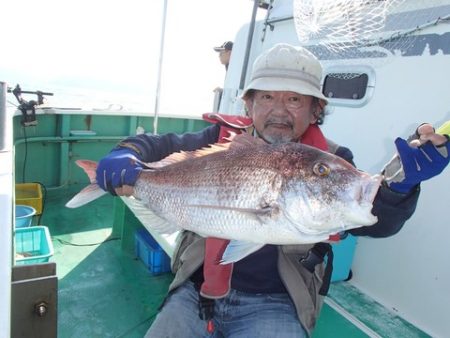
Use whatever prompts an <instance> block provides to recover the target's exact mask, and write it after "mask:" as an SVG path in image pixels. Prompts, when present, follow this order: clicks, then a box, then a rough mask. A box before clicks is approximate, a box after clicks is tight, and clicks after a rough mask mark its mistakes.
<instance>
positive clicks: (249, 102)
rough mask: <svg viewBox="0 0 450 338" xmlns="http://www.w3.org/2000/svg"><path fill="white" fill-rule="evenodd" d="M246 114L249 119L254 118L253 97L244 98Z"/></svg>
mask: <svg viewBox="0 0 450 338" xmlns="http://www.w3.org/2000/svg"><path fill="white" fill-rule="evenodd" d="M243 100H244V108H245V113H246V115H247V116H248V117H250V118H253V96H252V97H246V98H243Z"/></svg>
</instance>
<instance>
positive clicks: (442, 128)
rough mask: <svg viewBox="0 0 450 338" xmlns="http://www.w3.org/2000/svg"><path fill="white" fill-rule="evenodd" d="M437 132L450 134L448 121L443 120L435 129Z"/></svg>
mask: <svg viewBox="0 0 450 338" xmlns="http://www.w3.org/2000/svg"><path fill="white" fill-rule="evenodd" d="M436 133H437V134H441V135H444V134H447V135H449V136H450V121H447V122H445V123H444V124H443V125H442V126H440V127H439V128H438V129H437V130H436Z"/></svg>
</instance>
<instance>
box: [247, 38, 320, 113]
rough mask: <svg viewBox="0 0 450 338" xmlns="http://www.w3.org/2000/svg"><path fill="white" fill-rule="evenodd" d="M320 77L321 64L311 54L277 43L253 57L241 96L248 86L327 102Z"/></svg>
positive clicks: (298, 48) (301, 48)
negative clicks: (251, 69)
mask: <svg viewBox="0 0 450 338" xmlns="http://www.w3.org/2000/svg"><path fill="white" fill-rule="evenodd" d="M321 79H322V66H321V64H320V62H319V60H318V59H317V58H316V57H315V56H314V54H312V53H311V52H310V51H308V50H307V49H305V48H303V47H296V46H292V45H289V44H287V43H279V44H277V45H275V46H273V47H272V48H270V49H268V50H266V51H264V52H263V53H262V54H261V55H260V56H258V57H257V58H256V60H255V62H254V63H253V71H252V75H251V78H250V83H249V84H248V85H247V86H246V87H245V89H244V92H243V93H242V97H243V98H244V97H245V95H246V94H247V92H248V91H249V90H251V89H258V90H274V91H291V92H295V93H299V94H302V95H311V96H315V97H317V98H319V99H321V100H323V101H324V103H325V104H326V103H328V100H327V98H326V97H325V96H324V95H323V94H322V92H321V90H320V81H321Z"/></svg>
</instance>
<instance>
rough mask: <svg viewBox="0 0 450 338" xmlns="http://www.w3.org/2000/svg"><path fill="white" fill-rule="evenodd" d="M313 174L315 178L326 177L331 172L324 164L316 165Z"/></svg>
mask: <svg viewBox="0 0 450 338" xmlns="http://www.w3.org/2000/svg"><path fill="white" fill-rule="evenodd" d="M313 172H314V174H316V175H317V176H328V175H329V174H330V172H331V169H330V167H329V166H327V165H326V164H323V163H316V164H315V165H314V167H313Z"/></svg>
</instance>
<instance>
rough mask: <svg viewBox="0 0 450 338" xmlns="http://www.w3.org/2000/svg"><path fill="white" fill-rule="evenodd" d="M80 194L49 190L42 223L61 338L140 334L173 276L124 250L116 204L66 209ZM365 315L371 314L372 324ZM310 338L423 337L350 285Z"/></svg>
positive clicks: (339, 286)
mask: <svg viewBox="0 0 450 338" xmlns="http://www.w3.org/2000/svg"><path fill="white" fill-rule="evenodd" d="M79 189H80V187H78V186H74V187H72V188H70V189H66V188H64V189H54V190H50V191H48V192H47V198H46V202H45V209H44V213H43V215H42V217H41V219H40V221H39V223H40V224H41V225H46V226H48V227H49V230H50V233H51V237H52V242H53V245H54V249H55V253H54V256H53V257H52V258H51V261H54V262H56V264H57V275H58V281H59V285H58V337H60V338H69V337H91V338H96V337H99V338H105V337H115V338H119V337H130V338H131V337H142V336H143V335H144V334H145V332H146V330H147V329H148V327H149V326H150V325H151V323H152V321H153V319H154V317H155V315H156V314H157V311H158V307H159V305H160V304H161V302H162V300H163V299H164V297H165V295H166V292H167V288H168V286H169V284H170V282H171V280H172V278H173V276H172V274H170V273H169V274H164V275H160V276H152V275H151V274H150V272H149V271H148V270H147V268H146V267H145V265H144V264H143V263H142V262H141V261H139V260H138V259H136V257H134V255H133V252H132V250H129V245H128V249H124V247H125V248H126V246H124V245H123V244H124V243H122V239H121V238H120V237H119V236H117V235H116V234H115V232H117V231H114V230H113V229H114V227H113V224H114V222H115V220H114V214H115V213H114V212H112V211H113V210H114V208H115V207H116V204H117V203H121V201H120V199H118V198H117V199H114V197H112V196H106V197H102V198H100V199H98V200H96V201H94V202H92V203H90V204H89V205H87V206H83V207H81V208H78V209H68V208H66V207H65V206H64V205H65V203H66V202H67V201H68V200H69V199H70V198H71V197H72V196H73V195H74V194H75V193H76V192H78V191H79ZM37 222H38V220H37V219H36V220H34V223H35V224H36V223H37ZM370 313H376V314H377V320H373V317H371V315H370ZM371 318H372V319H371ZM385 324H386V325H385ZM313 337H314V338H328V337H330V338H331V337H333V338H336V337H346V338H347V337H354V338H358V337H396V338H398V337H408V338H410V337H428V335H426V334H425V333H423V332H422V331H420V330H418V329H417V328H415V327H414V326H412V325H411V324H409V323H407V322H405V321H404V320H402V319H401V318H399V317H397V316H395V314H392V313H389V312H386V310H385V309H384V308H382V307H381V306H380V305H377V304H376V303H375V302H373V301H372V300H370V299H369V298H368V297H364V296H363V295H361V294H360V293H358V291H357V289H356V288H354V287H353V286H351V284H350V283H347V282H339V283H334V284H333V285H332V287H331V290H330V295H329V297H327V300H326V303H325V304H324V307H323V310H322V313H321V316H320V318H319V322H318V325H317V329H316V330H315V332H314V335H313Z"/></svg>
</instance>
